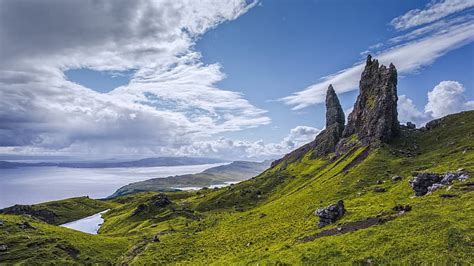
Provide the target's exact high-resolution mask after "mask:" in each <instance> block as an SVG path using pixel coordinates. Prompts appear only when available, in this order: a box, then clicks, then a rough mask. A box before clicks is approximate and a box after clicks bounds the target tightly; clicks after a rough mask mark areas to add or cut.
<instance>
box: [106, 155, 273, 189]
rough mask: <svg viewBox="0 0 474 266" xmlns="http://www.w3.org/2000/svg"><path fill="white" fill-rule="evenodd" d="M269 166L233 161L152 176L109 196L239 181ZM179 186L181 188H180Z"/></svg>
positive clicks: (266, 162) (268, 164)
mask: <svg viewBox="0 0 474 266" xmlns="http://www.w3.org/2000/svg"><path fill="white" fill-rule="evenodd" d="M269 166H270V161H263V162H247V161H235V162H232V163H230V164H226V165H221V166H216V167H212V168H209V169H206V170H204V171H203V172H201V173H198V174H188V175H179V176H170V177H167V178H152V179H148V180H145V181H140V182H135V183H131V184H128V185H126V186H123V187H121V188H119V189H118V190H117V191H116V192H115V193H114V194H112V195H111V196H110V197H109V198H115V197H119V196H124V195H127V194H132V193H137V192H147V191H148V192H150V191H152V192H153V191H154V192H165V191H178V190H182V189H186V188H189V187H194V188H202V187H210V186H213V185H214V186H221V185H225V184H226V182H234V183H235V182H240V181H243V180H246V179H249V178H251V177H253V176H256V175H258V174H260V173H261V172H263V171H264V170H266V169H267V168H268V167H269ZM180 188H181V189H180Z"/></svg>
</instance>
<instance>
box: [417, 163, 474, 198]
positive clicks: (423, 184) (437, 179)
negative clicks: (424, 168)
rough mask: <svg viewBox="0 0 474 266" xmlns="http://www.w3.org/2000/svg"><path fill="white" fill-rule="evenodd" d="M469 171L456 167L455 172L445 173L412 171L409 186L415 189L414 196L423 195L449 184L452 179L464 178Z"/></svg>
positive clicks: (467, 175)
mask: <svg viewBox="0 0 474 266" xmlns="http://www.w3.org/2000/svg"><path fill="white" fill-rule="evenodd" d="M468 178H469V173H468V172H467V171H466V170H464V169H458V170H457V171H455V172H447V173H445V174H436V173H428V172H425V173H414V174H413V178H412V179H411V180H410V186H411V187H412V188H413V190H414V191H415V195H416V196H423V195H426V194H428V193H431V192H433V191H435V190H436V189H438V188H440V187H443V186H446V185H449V184H451V183H452V182H453V181H454V180H461V181H463V180H466V179H468Z"/></svg>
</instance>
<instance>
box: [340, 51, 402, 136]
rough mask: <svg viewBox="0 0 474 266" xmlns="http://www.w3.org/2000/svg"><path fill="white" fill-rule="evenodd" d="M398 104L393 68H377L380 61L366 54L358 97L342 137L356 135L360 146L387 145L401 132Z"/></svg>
mask: <svg viewBox="0 0 474 266" xmlns="http://www.w3.org/2000/svg"><path fill="white" fill-rule="evenodd" d="M397 101H398V97H397V70H396V69H395V66H394V65H393V64H390V66H389V67H388V68H387V67H385V66H384V65H381V66H379V62H378V61H377V60H372V57H371V56H370V55H369V56H368V57H367V61H366V65H365V69H364V71H363V72H362V76H361V80H360V82H359V96H358V97H357V101H356V103H355V105H354V109H353V111H352V113H351V114H350V115H349V118H348V123H347V126H346V127H345V129H344V133H343V137H350V136H351V135H353V134H356V135H357V136H358V139H359V141H361V142H362V143H363V144H371V143H374V142H379V141H382V142H387V141H388V140H390V139H391V138H392V137H395V136H397V135H398V133H399V130H400V124H399V122H398V118H397V116H398V113H397Z"/></svg>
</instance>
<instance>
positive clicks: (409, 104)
mask: <svg viewBox="0 0 474 266" xmlns="http://www.w3.org/2000/svg"><path fill="white" fill-rule="evenodd" d="M397 109H398V120H399V121H400V122H401V123H406V122H412V123H415V124H416V125H423V124H425V123H426V122H427V121H428V120H430V119H431V116H430V115H429V114H425V113H423V112H420V111H419V110H418V109H417V108H416V106H415V104H414V103H413V100H412V99H410V98H408V97H407V96H406V95H400V96H399V97H398V106H397Z"/></svg>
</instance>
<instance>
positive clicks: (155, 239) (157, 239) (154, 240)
mask: <svg viewBox="0 0 474 266" xmlns="http://www.w3.org/2000/svg"><path fill="white" fill-rule="evenodd" d="M152 241H153V242H160V238H159V237H158V236H157V235H155V236H154V237H153V240H152Z"/></svg>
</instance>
